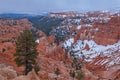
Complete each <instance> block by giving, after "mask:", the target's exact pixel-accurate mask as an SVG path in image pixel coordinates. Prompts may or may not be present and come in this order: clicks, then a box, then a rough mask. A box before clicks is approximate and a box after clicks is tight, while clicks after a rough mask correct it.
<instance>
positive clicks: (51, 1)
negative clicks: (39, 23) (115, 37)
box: [0, 0, 120, 14]
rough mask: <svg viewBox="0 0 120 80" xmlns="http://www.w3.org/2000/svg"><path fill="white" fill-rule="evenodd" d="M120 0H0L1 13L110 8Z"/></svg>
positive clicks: (118, 3)
mask: <svg viewBox="0 0 120 80" xmlns="http://www.w3.org/2000/svg"><path fill="white" fill-rule="evenodd" d="M117 7H120V0H0V13H32V14H40V13H43V12H53V11H91V10H92V11H93V10H108V9H109V10H110V9H114V8H117Z"/></svg>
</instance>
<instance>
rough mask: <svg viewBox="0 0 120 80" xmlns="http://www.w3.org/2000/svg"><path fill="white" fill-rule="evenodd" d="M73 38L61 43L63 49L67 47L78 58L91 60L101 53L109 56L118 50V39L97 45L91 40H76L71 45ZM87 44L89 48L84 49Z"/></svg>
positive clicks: (119, 48) (119, 46)
mask: <svg viewBox="0 0 120 80" xmlns="http://www.w3.org/2000/svg"><path fill="white" fill-rule="evenodd" d="M73 43H74V39H73V38H70V39H68V40H66V41H65V42H64V43H63V47H64V49H69V51H71V52H72V53H73V54H76V55H77V56H78V57H79V58H84V59H85V61H87V62H89V61H92V60H93V59H94V58H96V57H97V56H99V55H100V54H102V55H103V56H110V55H112V54H113V53H114V52H115V51H116V50H120V41H119V42H118V43H115V44H113V45H107V46H103V45H98V44H96V43H95V41H93V40H77V42H76V43H75V44H74V45H73ZM86 45H88V46H89V50H87V49H85V46H86Z"/></svg>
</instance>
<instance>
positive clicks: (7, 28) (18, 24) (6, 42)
mask: <svg viewBox="0 0 120 80" xmlns="http://www.w3.org/2000/svg"><path fill="white" fill-rule="evenodd" d="M25 29H33V26H32V24H31V23H30V22H29V21H28V20H27V19H21V20H9V19H8V20H4V19H0V63H5V64H7V65H12V66H14V68H15V69H16V70H18V73H21V70H19V69H17V66H16V64H15V63H14V57H13V54H14V53H15V47H16V45H15V42H16V39H17V37H18V36H19V34H20V32H21V31H23V30H25Z"/></svg>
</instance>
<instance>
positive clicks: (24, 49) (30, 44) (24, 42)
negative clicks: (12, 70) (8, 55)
mask: <svg viewBox="0 0 120 80" xmlns="http://www.w3.org/2000/svg"><path fill="white" fill-rule="evenodd" d="M37 55H38V53H37V50H36V42H35V39H34V37H33V35H32V32H31V31H29V30H24V31H23V32H21V34H20V36H19V37H18V39H17V42H16V53H15V54H14V56H15V62H16V64H17V65H18V66H24V67H25V69H24V75H27V74H28V73H29V72H30V71H31V70H32V68H35V66H36V58H37Z"/></svg>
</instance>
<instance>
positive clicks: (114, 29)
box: [0, 14, 120, 80]
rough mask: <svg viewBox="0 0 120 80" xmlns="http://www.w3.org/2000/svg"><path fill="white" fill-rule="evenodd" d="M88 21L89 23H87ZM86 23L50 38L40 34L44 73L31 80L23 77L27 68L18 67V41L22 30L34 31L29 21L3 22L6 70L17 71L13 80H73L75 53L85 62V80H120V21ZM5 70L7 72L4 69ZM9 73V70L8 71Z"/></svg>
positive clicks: (0, 48) (0, 41)
mask: <svg viewBox="0 0 120 80" xmlns="http://www.w3.org/2000/svg"><path fill="white" fill-rule="evenodd" d="M106 15H107V14H106ZM91 16H92V15H91ZM102 17H104V16H102ZM66 21H67V18H66ZM84 21H86V20H84V19H83V22H84ZM78 22H79V20H78ZM83 22H82V24H78V25H65V26H58V27H57V28H55V29H54V30H53V31H52V32H51V35H49V36H46V34H45V33H44V32H42V31H40V30H39V31H38V32H37V33H36V34H38V35H39V36H40V38H39V39H38V40H37V42H38V45H37V51H38V53H39V55H38V58H37V64H38V66H39V68H40V71H39V72H38V75H36V73H35V72H34V70H33V71H31V72H30V73H29V74H28V75H27V76H23V75H21V74H22V71H23V67H17V65H16V64H15V62H14V57H13V53H14V52H15V41H16V38H17V37H18V35H19V33H20V32H21V31H22V30H24V29H26V28H27V29H34V27H33V26H32V24H31V23H29V22H28V20H26V19H22V20H0V63H3V64H6V66H5V67H7V66H12V67H13V68H12V72H13V73H14V75H13V74H10V76H12V78H10V79H11V80H56V78H57V80H73V78H72V77H71V76H70V74H69V73H70V70H71V63H72V57H71V56H70V52H72V53H74V54H77V57H79V59H80V61H82V64H83V65H82V72H83V75H84V77H83V80H98V79H102V80H108V79H111V80H114V79H115V80H119V79H120V77H119V76H120V65H119V63H120V58H119V57H120V42H119V40H120V23H119V22H120V17H118V16H117V17H110V19H109V21H108V22H106V23H101V22H97V21H93V23H90V24H83ZM62 24H64V22H63V23H62ZM57 68H58V69H59V70H60V74H59V75H58V76H57V75H56V74H55V71H56V69H57ZM2 69H4V68H0V70H2ZM5 70H8V67H7V69H6V68H5ZM2 71H3V70H2ZM10 71H11V68H10ZM8 73H9V70H8ZM6 74H7V73H5V75H3V74H2V73H0V77H1V79H3V80H9V79H8V77H9V75H7V77H6ZM74 80H76V79H74Z"/></svg>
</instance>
